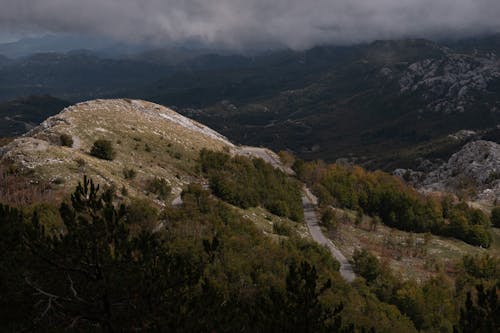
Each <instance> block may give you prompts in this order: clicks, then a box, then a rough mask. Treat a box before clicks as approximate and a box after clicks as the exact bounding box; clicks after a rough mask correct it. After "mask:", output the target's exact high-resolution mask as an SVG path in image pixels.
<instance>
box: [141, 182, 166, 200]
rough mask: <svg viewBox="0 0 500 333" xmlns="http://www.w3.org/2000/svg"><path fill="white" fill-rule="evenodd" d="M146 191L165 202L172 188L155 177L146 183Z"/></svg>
mask: <svg viewBox="0 0 500 333" xmlns="http://www.w3.org/2000/svg"><path fill="white" fill-rule="evenodd" d="M146 190H147V191H148V192H151V193H154V194H156V195H157V196H158V198H160V199H162V200H165V199H167V198H168V196H169V195H170V192H172V187H170V185H169V184H168V183H167V181H166V180H165V179H163V178H157V177H155V178H153V179H150V180H149V181H148V183H147V184H146Z"/></svg>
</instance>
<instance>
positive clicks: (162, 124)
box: [0, 99, 500, 332]
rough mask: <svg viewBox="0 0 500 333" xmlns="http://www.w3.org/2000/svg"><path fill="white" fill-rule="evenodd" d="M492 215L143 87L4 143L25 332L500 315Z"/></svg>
mask: <svg viewBox="0 0 500 333" xmlns="http://www.w3.org/2000/svg"><path fill="white" fill-rule="evenodd" d="M462 134H463V136H468V135H469V134H470V133H462ZM457 135H458V134H457ZM290 165H293V170H292V169H290ZM306 184H307V185H306ZM307 186H310V187H311V189H312V192H314V193H315V194H317V195H318V198H319V202H318V200H316V198H315V197H314V195H313V194H312V193H311V191H310V190H309V189H308V187H307ZM464 219H465V221H464ZM382 224H383V225H382ZM389 226H390V227H389ZM493 229H494V228H491V226H490V219H489V217H488V216H487V215H486V214H485V213H483V212H482V211H480V210H478V209H474V208H471V207H469V206H468V205H466V204H465V203H464V202H460V203H454V202H450V201H447V200H442V201H441V200H439V198H437V197H430V196H424V195H421V194H419V193H418V192H417V191H415V190H414V189H413V188H411V187H409V186H408V185H406V184H405V183H404V182H402V181H401V180H400V179H399V178H396V177H393V176H391V175H389V174H386V173H383V172H381V171H377V172H368V171H365V170H363V169H362V168H360V167H358V166H349V165H345V166H342V165H327V164H326V163H324V162H321V161H316V162H304V161H302V160H295V159H294V157H293V156H291V155H290V154H287V153H281V154H280V155H277V154H275V153H274V152H272V151H271V150H268V149H265V148H257V147H248V146H238V145H235V144H233V143H231V142H230V141H229V140H228V139H227V138H226V137H224V136H223V135H221V134H219V133H218V132H216V131H214V130H212V129H210V128H209V127H207V126H205V125H202V124H201V123H198V122H196V121H194V120H191V119H189V118H187V117H185V116H182V115H181V114H179V113H177V112H175V111H173V110H171V109H169V108H166V107H164V106H161V105H158V104H154V103H151V102H146V101H143V100H131V99H109V100H102V99H101V100H93V101H87V102H82V103H78V104H75V105H72V106H69V107H67V108H66V109H64V110H63V111H61V112H60V113H58V114H56V115H54V116H51V117H49V118H48V119H46V120H45V121H43V122H42V123H41V124H40V125H39V126H37V127H35V128H33V129H32V130H31V131H29V132H28V133H26V134H25V135H24V136H22V137H19V138H16V139H14V140H13V141H12V142H10V143H8V144H7V145H5V146H3V147H1V148H0V248H1V249H3V254H4V255H3V256H1V257H0V277H1V279H2V284H1V286H0V288H1V294H2V297H1V298H0V315H1V316H0V317H1V318H5V319H2V325H3V327H6V328H8V330H12V331H16V330H19V329H24V328H27V327H30V328H31V329H32V330H41V331H44V330H50V329H54V328H56V327H57V329H59V328H61V329H64V328H65V329H66V330H69V331H73V330H75V331H76V330H78V331H88V330H93V329H94V330H95V329H96V328H98V329H103V330H105V329H109V330H123V331H127V330H130V329H131V328H133V329H134V330H135V329H146V330H149V329H153V330H156V329H158V330H160V331H163V330H164V328H173V329H174V330H176V331H189V332H198V331H212V330H217V331H228V332H233V331H247V332H262V331H276V332H296V331H300V332H305V331H308V330H311V329H312V330H313V331H315V332H316V331H317V332H328V331H338V330H339V329H340V328H341V329H342V331H344V332H358V331H368V332H369V331H382V332H418V331H435V330H436V329H438V328H440V330H441V331H445V332H452V331H453V329H454V328H455V329H458V328H463V327H468V326H466V324H464V321H465V319H464V318H465V316H466V315H465V314H464V312H465V311H468V310H467V309H469V308H470V307H473V309H474V311H478V312H477V313H479V315H480V316H481V318H483V319H485V320H478V321H477V322H479V323H481V324H477V325H482V327H485V328H484V331H492V330H491V328H492V327H497V326H498V325H497V322H496V321H495V320H498V318H497V317H496V316H495V312H493V311H490V312H488V311H489V310H488V309H490V305H489V303H488V305H485V304H483V303H482V302H479V301H475V302H472V301H470V300H468V301H465V299H469V298H470V295H471V294H470V293H471V292H472V291H474V292H477V293H479V294H480V295H482V293H486V294H487V295H494V294H495V293H496V292H497V289H496V287H492V286H495V284H496V283H498V274H497V273H498V267H500V262H499V261H498V259H497V254H498V244H499V239H500V238H498V234H497V232H496V231H495V230H493ZM417 231H418V232H417ZM423 232H426V233H425V234H424V233H423ZM327 237H328V238H327ZM451 237H454V238H451ZM494 237H495V238H494ZM461 239H464V240H466V241H467V242H468V243H469V244H466V243H464V242H462V241H460V240H461ZM483 244H484V248H483V247H479V246H478V245H483ZM339 249H341V250H342V252H340V250H339ZM464 255H465V257H463V256H464ZM462 257H463V258H462ZM347 258H349V260H348V259H347ZM459 258H462V259H461V260H459ZM337 260H338V261H337ZM145 282H147V283H145ZM455 283H456V285H460V286H461V288H457V287H456V285H455ZM474 288H475V289H474ZM468 297H469V298H468ZM481 297H483V296H481ZM488 297H489V296H488ZM485 298H486V297H485ZM490 298H491V302H492V305H491V306H497V301H496V298H493V297H489V298H488V299H490ZM488 302H490V301H488ZM471 304H472V305H471ZM7 305H9V306H7ZM152 305H154V306H152ZM476 307H477V308H478V309H476ZM483 310H484V312H483ZM474 313H476V312H473V314H470V315H467V316H469V317H467V318H470V316H474ZM484 313H486V315H485V314H484ZM89 314H91V315H89ZM479 315H478V314H475V316H479ZM256 318H258V320H256ZM474 318H475V317H474ZM49 327H50V329H49Z"/></svg>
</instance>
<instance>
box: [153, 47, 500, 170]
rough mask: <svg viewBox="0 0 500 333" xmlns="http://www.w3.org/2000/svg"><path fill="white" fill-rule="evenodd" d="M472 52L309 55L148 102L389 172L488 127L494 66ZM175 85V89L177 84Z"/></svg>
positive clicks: (247, 138)
mask: <svg viewBox="0 0 500 333" xmlns="http://www.w3.org/2000/svg"><path fill="white" fill-rule="evenodd" d="M474 50H475V49H472V50H469V51H468V52H467V53H462V52H463V51H462V50H460V51H455V50H453V49H451V48H449V47H446V46H443V45H440V44H437V43H433V42H429V41H425V40H406V41H381V42H375V43H372V44H370V45H366V46H359V47H357V48H354V47H351V48H347V49H344V50H343V49H340V50H339V49H336V48H329V47H325V48H317V49H315V50H310V51H307V52H305V53H303V54H302V56H299V55H298V54H294V55H291V56H290V60H289V62H287V63H286V64H285V63H274V64H272V63H271V64H272V65H271V64H270V66H269V67H264V66H263V67H261V68H259V69H255V68H254V69H252V70H251V71H250V70H245V71H241V72H238V73H237V74H236V73H234V72H233V74H232V75H230V78H227V79H226V78H225V76H224V75H229V74H228V73H223V74H222V75H218V73H210V72H207V73H204V75H202V76H201V77H200V76H198V77H197V81H196V83H195V82H193V83H192V84H193V87H192V88H189V89H186V90H185V91H179V90H174V91H171V92H168V94H167V95H162V96H165V98H164V99H163V97H158V96H157V97H154V98H153V99H159V100H162V102H164V103H167V104H168V102H167V101H169V100H170V101H171V103H173V104H174V105H177V106H181V107H182V105H183V104H182V103H183V102H182V98H183V96H189V95H195V96H196V98H195V99H194V100H191V102H192V103H193V102H195V103H196V102H198V101H199V102H198V105H196V104H194V105H192V107H190V108H186V109H185V110H181V112H183V113H185V114H186V115H189V116H191V117H195V118H196V119H198V120H200V121H202V122H204V123H207V124H209V125H210V126H212V127H214V128H216V129H217V130H219V131H221V132H222V133H224V134H225V135H227V136H228V137H230V138H231V139H233V140H235V141H237V142H245V143H248V144H252V145H260V144H262V145H266V146H269V147H272V148H273V149H276V150H280V149H291V150H292V151H294V152H295V153H297V154H298V155H300V156H301V157H303V158H306V159H313V158H323V159H326V160H335V159H337V158H342V157H347V158H355V159H356V161H357V162H358V163H364V164H365V165H371V167H374V168H375V167H383V168H386V169H391V168H394V167H397V166H402V165H411V163H413V161H414V157H415V156H411V157H410V158H408V159H406V158H404V157H405V155H406V156H410V155H417V157H424V158H425V157H430V156H433V155H438V156H439V157H443V158H448V157H449V155H448V153H446V154H440V152H441V151H446V150H447V147H442V146H441V145H436V144H435V143H436V142H437V141H443V140H445V138H446V137H447V135H449V134H452V133H455V132H456V131H459V130H478V129H486V128H492V127H494V126H492V125H494V124H495V123H496V122H497V121H498V119H499V114H498V112H497V111H498V109H499V105H500V104H499V103H500V101H499V100H498V94H496V92H497V91H498V89H499V84H500V75H499V73H500V72H499V69H500V65H499V61H498V59H497V58H496V55H495V54H494V53H490V54H488V55H486V54H477V53H476V52H475V51H474ZM301 67H302V68H301ZM280 70H283V74H282V73H281V72H280ZM306 73H307V74H306ZM204 80H206V81H204ZM176 81H179V82H181V84H180V85H177V86H176V87H177V88H176V89H180V87H184V86H185V82H184V81H182V78H181V79H179V80H176ZM203 82H206V83H203ZM167 85H168V83H167ZM203 87H206V88H205V89H203ZM165 91H168V88H166V89H165ZM205 92H206V95H207V97H206V98H205V97H204V96H205ZM201 98H204V99H201ZM179 99H181V100H179ZM217 100H219V101H218V102H217ZM207 104H211V105H210V106H208V107H201V108H200V107H199V106H200V105H207ZM436 140H437V141H436ZM426 143H427V146H428V147H434V148H433V149H434V150H433V151H430V152H425V154H423V155H422V154H421V153H420V152H419V151H418V150H417V148H418V147H419V146H420V145H422V144H426Z"/></svg>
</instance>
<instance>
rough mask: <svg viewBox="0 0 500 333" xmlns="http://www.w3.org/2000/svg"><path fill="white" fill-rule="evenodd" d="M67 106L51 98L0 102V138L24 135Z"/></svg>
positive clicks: (65, 103) (38, 97)
mask: <svg viewBox="0 0 500 333" xmlns="http://www.w3.org/2000/svg"><path fill="white" fill-rule="evenodd" d="M68 105H69V103H68V102H66V101H63V100H60V99H58V98H55V97H51V96H30V97H26V98H22V99H18V100H12V101H7V102H0V119H1V120H2V121H1V122H0V136H3V137H15V136H19V135H21V134H24V133H25V132H27V131H29V130H30V129H32V128H33V127H35V126H38V125H39V124H40V123H41V122H42V121H44V120H45V119H46V118H48V117H50V116H52V115H54V114H56V113H59V112H60V111H61V110H62V109H64V108H65V107H66V106H68Z"/></svg>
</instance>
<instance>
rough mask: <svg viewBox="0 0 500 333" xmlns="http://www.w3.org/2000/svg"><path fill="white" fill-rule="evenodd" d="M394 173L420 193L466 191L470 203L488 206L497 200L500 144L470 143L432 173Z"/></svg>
mask: <svg viewBox="0 0 500 333" xmlns="http://www.w3.org/2000/svg"><path fill="white" fill-rule="evenodd" d="M394 174H395V175H398V176H400V177H402V178H404V179H406V180H407V181H409V182H411V183H413V185H415V186H416V187H417V188H418V189H419V190H421V191H422V192H451V193H460V192H462V191H464V190H466V191H468V193H469V194H471V195H472V197H471V199H472V200H473V201H481V202H484V203H485V204H487V205H491V204H494V203H495V202H496V201H498V200H499V199H500V144H497V143H495V142H490V141H484V140H478V141H473V142H470V143H468V144H466V145H465V146H463V148H462V149H461V150H460V151H458V152H457V153H455V154H453V155H452V156H451V158H450V159H449V160H448V161H447V162H445V163H443V164H442V165H440V166H439V167H437V168H436V169H434V170H433V171H430V172H428V173H425V172H419V171H414V170H408V169H398V170H395V172H394Z"/></svg>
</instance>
